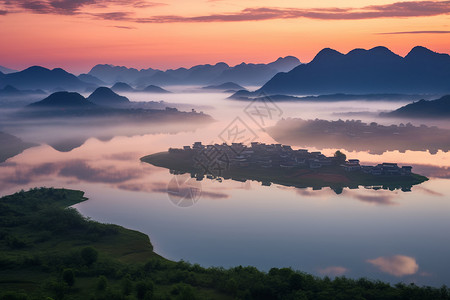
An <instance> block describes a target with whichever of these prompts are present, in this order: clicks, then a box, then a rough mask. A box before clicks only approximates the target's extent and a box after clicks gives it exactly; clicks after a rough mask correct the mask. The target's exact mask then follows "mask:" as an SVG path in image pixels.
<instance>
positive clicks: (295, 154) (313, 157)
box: [141, 142, 428, 194]
mask: <svg viewBox="0 0 450 300" xmlns="http://www.w3.org/2000/svg"><path fill="white" fill-rule="evenodd" d="M141 161H143V162H146V163H150V164H152V165H154V166H158V167H164V168H167V169H169V170H170V172H171V173H173V174H184V173H190V174H191V176H192V177H193V178H196V179H197V180H203V179H204V177H205V176H206V178H208V179H211V180H218V181H222V180H224V179H225V180H226V179H232V180H236V181H242V182H245V181H246V180H255V181H259V182H261V183H262V184H263V185H271V184H272V183H274V184H280V185H284V186H294V187H297V188H307V187H312V188H313V189H322V188H325V187H329V188H331V189H333V190H334V191H335V192H336V193H338V194H339V193H342V190H343V188H358V187H360V186H363V187H365V188H369V189H389V190H396V189H400V190H402V191H410V190H411V188H412V186H413V185H417V184H420V183H422V182H424V181H427V180H428V178H426V177H424V176H421V175H418V174H414V173H413V172H412V167H411V166H401V167H400V166H398V165H397V164H396V163H382V164H378V165H376V166H367V165H361V164H360V161H359V160H357V159H349V160H347V157H346V155H345V154H344V153H342V152H340V151H337V152H336V153H335V154H334V156H333V157H327V156H325V155H323V154H322V153H321V152H309V151H308V150H306V149H297V150H294V149H292V147H291V146H288V145H282V144H270V145H269V144H264V143H258V142H252V143H251V146H246V145H243V144H242V143H233V144H231V145H228V144H226V143H224V144H214V145H203V144H202V143H201V142H195V143H194V144H193V146H192V147H191V146H184V147H183V149H177V148H170V149H169V151H167V152H161V153H156V154H152V155H148V156H145V157H142V158H141Z"/></svg>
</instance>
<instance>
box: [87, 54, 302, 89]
mask: <svg viewBox="0 0 450 300" xmlns="http://www.w3.org/2000/svg"><path fill="white" fill-rule="evenodd" d="M299 64H300V61H299V60H298V59H297V58H296V57H293V56H286V57H284V58H282V57H280V58H278V59H277V60H276V61H274V62H271V63H268V64H247V63H242V64H239V65H237V66H234V67H231V66H229V65H228V64H226V63H223V62H220V63H217V64H215V65H210V64H205V65H197V66H194V67H192V68H189V69H187V68H178V69H169V70H167V71H161V70H157V69H152V68H149V69H142V70H137V69H134V68H126V67H119V66H113V65H96V66H95V67H93V68H92V70H91V71H89V73H88V74H89V75H91V76H94V77H96V78H98V79H100V80H102V81H104V82H106V83H109V84H114V83H116V82H125V83H128V84H131V85H135V86H137V87H139V88H143V87H145V86H147V85H149V84H153V85H208V84H221V83H224V82H228V81H233V82H236V83H238V84H241V85H262V84H264V83H265V82H267V80H269V79H270V78H272V77H273V76H274V75H275V74H277V73H278V72H287V71H289V70H291V69H292V68H294V67H296V66H298V65H299Z"/></svg>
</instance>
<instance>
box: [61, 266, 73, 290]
mask: <svg viewBox="0 0 450 300" xmlns="http://www.w3.org/2000/svg"><path fill="white" fill-rule="evenodd" d="M62 278H63V280H64V282H65V283H67V285H68V286H73V285H74V284H75V274H74V273H73V270H72V269H65V270H64V271H63V273H62Z"/></svg>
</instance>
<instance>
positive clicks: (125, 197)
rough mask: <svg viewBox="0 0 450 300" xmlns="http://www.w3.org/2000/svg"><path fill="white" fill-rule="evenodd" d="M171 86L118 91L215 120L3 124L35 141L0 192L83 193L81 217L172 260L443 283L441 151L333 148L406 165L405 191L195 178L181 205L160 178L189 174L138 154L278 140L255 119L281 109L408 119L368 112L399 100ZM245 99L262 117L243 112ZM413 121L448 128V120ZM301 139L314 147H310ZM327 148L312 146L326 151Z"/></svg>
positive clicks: (446, 269) (7, 171) (445, 183)
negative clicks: (311, 98)
mask: <svg viewBox="0 0 450 300" xmlns="http://www.w3.org/2000/svg"><path fill="white" fill-rule="evenodd" d="M175 90H176V91H177V93H174V94H167V95H151V94H125V96H127V97H129V98H130V99H131V100H135V101H150V100H154V101H159V100H164V101H167V102H176V103H185V104H191V105H194V106H195V107H196V109H197V110H202V111H204V112H205V113H208V114H210V115H211V116H212V117H213V118H214V119H215V120H216V122H214V123H211V124H209V125H202V126H200V127H198V128H194V127H195V126H194V127H191V126H183V125H176V126H165V125H161V126H158V125H148V126H141V127H136V126H135V127H133V126H129V125H127V124H117V125H115V126H114V127H111V128H108V129H107V130H105V129H103V130H102V131H99V132H96V131H95V130H94V131H92V129H86V128H84V127H83V126H82V125H83V124H79V126H75V127H72V128H66V127H64V126H62V127H61V126H58V125H55V124H45V125H44V124H42V126H12V127H9V128H6V129H5V131H6V132H8V133H11V134H14V135H16V136H19V137H20V138H22V139H24V140H26V141H30V142H38V143H41V145H40V146H38V147H33V148H30V149H28V150H26V151H24V152H23V153H22V154H20V155H18V156H16V157H13V158H10V159H9V160H7V161H6V162H4V163H1V164H0V194H1V195H6V194H10V193H14V192H16V191H18V190H20V189H22V188H23V189H27V188H31V187H36V186H47V187H50V186H53V187H65V188H71V189H80V190H83V191H85V192H86V197H88V198H89V199H90V200H89V201H86V202H84V203H81V204H78V205H76V206H75V207H76V208H77V209H78V210H79V211H80V212H81V213H82V214H83V215H85V216H88V217H91V218H92V219H95V220H98V221H101V222H107V223H115V224H119V225H122V226H125V227H127V228H132V229H136V230H139V231H142V232H144V233H146V234H148V235H149V237H150V239H151V242H152V244H153V245H154V248H155V251H156V252H157V253H159V254H160V255H162V256H164V257H166V258H168V259H172V260H185V261H189V262H191V263H199V264H200V265H202V266H223V267H231V266H237V265H252V266H256V267H258V268H260V269H262V270H266V271H268V270H269V269H270V268H271V267H292V268H293V269H298V270H302V271H305V272H308V273H312V274H315V275H319V276H330V277H333V276H342V275H345V276H348V277H352V278H356V277H367V278H371V279H381V280H385V281H389V282H392V283H396V282H400V281H403V282H407V283H409V282H414V283H417V284H420V285H433V286H440V285H442V284H447V285H450V259H449V254H448V253H450V239H449V238H448V232H449V230H450V218H449V215H450V169H449V167H450V154H449V153H448V152H447V153H445V152H442V151H438V152H437V153H435V154H430V153H429V152H428V151H426V150H424V151H406V152H404V153H401V152H399V151H387V152H384V153H383V154H371V153H369V151H359V152H349V151H346V149H342V150H343V151H344V152H345V153H346V154H347V157H348V158H355V159H359V160H361V162H363V163H368V164H377V163H382V162H397V163H399V164H400V165H402V164H405V165H406V164H407V165H412V166H413V167H414V169H413V171H414V172H416V173H419V174H421V175H425V176H428V177H429V178H430V180H429V181H427V182H425V183H422V184H420V185H417V186H414V187H413V188H412V191H411V192H402V191H399V190H395V191H389V190H382V189H381V190H373V189H365V188H363V187H361V188H359V189H344V191H343V193H342V194H339V195H338V194H336V193H335V192H334V191H333V190H331V189H322V190H313V189H311V188H306V189H296V188H292V187H284V186H279V185H271V186H263V185H262V184H261V183H259V182H253V181H246V182H237V181H229V180H224V181H223V182H219V181H217V180H209V179H205V180H203V181H200V182H191V181H189V182H187V184H188V186H189V184H191V183H192V184H193V185H194V186H195V188H196V191H197V192H198V193H197V194H196V195H195V201H193V202H192V205H190V206H188V207H180V206H179V205H176V202H175V201H173V200H174V199H173V195H171V193H170V186H169V184H173V183H174V180H175V182H178V183H183V182H184V181H186V180H187V179H188V178H185V177H183V176H179V175H172V174H170V173H169V170H167V169H164V168H158V167H154V166H152V165H149V164H145V163H142V162H140V160H139V158H140V157H142V156H145V155H148V154H152V153H156V152H161V151H167V149H168V148H169V147H182V146H184V145H191V144H192V143H194V142H196V141H201V142H203V143H204V144H210V143H212V142H217V143H221V142H223V141H227V142H232V141H236V142H239V141H250V140H252V139H253V140H257V141H260V142H265V143H276V141H275V140H274V139H273V138H272V137H271V136H270V135H269V134H268V133H267V132H266V131H265V130H264V127H266V126H270V125H273V124H274V123H275V122H276V121H277V120H279V119H281V118H288V117H301V118H305V119H315V118H319V119H328V120H337V119H339V118H341V119H344V120H345V119H361V120H363V121H364V122H372V121H376V122H378V123H380V124H386V125H388V124H399V123H400V122H404V123H407V122H408V121H406V120H392V119H380V118H378V117H377V113H378V112H380V111H385V110H391V109H396V108H398V107H400V106H402V105H404V103H402V102H389V101H377V102H374V101H349V102H320V103H311V102H309V103H290V102H280V103H276V104H274V103H268V105H269V106H267V105H266V106H265V107H264V106H263V105H262V104H261V103H260V104H257V105H256V107H255V106H252V104H251V103H248V102H240V101H232V100H226V99H225V98H226V96H228V94H222V93H197V92H193V91H192V88H186V87H177V88H176V89H175ZM253 105H254V104H253ZM255 108H256V109H260V112H263V113H264V114H261V115H254V114H251V113H249V112H251V111H254V109H255ZM348 112H352V114H353V115H351V116H349V115H348V114H347V113H348ZM411 123H413V124H414V125H420V124H422V123H424V124H426V125H438V126H440V127H443V128H449V127H450V124H448V122H447V123H445V122H437V121H427V122H424V121H416V122H411ZM2 130H3V129H2ZM81 133H82V137H80V138H78V137H77V141H76V142H75V143H72V144H70V143H69V144H70V145H72V146H71V147H70V146H69V147H68V148H67V147H66V148H65V147H62V148H60V147H56V146H55V144H57V145H60V144H61V143H59V141H60V140H61V141H64V142H67V141H69V140H70V139H71V137H72V135H78V134H81ZM233 133H234V134H233ZM236 133H237V134H236ZM418 138H420V137H418ZM239 139H241V140H239ZM449 143H450V142H449ZM48 144H51V145H53V146H54V147H51V146H49V145H48ZM55 148H57V149H59V150H61V151H57V150H55ZM71 148H73V149H71ZM303 148H304V147H303ZM306 148H307V149H308V150H310V151H315V150H318V149H316V148H314V145H310V146H308V147H306ZM336 150H338V149H320V151H322V153H324V154H326V155H332V154H333V153H334V152H335V151H336ZM168 187H169V188H168ZM168 191H169V193H168Z"/></svg>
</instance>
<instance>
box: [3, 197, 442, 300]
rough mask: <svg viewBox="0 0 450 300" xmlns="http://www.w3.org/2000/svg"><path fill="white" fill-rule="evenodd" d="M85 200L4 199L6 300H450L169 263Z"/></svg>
mask: <svg viewBox="0 0 450 300" xmlns="http://www.w3.org/2000/svg"><path fill="white" fill-rule="evenodd" d="M83 196H84V193H83V192H81V191H73V190H66V189H53V188H49V189H48V188H40V189H32V190H30V191H27V192H25V191H21V192H18V193H16V194H14V195H10V196H6V197H3V198H1V199H0V300H14V299H47V300H49V299H54V300H56V299H111V300H114V299H346V300H347V299H361V300H362V299H383V300H385V299H399V300H400V299H433V300H439V299H450V289H448V288H447V287H445V286H443V287H441V288H432V287H419V286H416V285H414V284H411V285H405V284H402V283H399V284H396V285H391V284H388V283H384V282H380V281H371V280H368V279H365V278H361V279H349V278H345V277H336V278H334V279H330V278H328V277H325V278H319V277H316V276H313V275H310V274H306V273H303V272H300V271H294V270H292V269H289V268H282V269H278V268H273V269H271V270H270V271H269V272H262V271H259V270H258V269H256V268H254V267H242V266H239V267H235V268H231V269H223V268H220V267H213V268H203V267H201V266H199V265H197V264H190V263H187V262H184V261H180V262H173V261H169V260H166V259H164V258H162V257H160V256H159V255H157V254H156V253H154V252H153V248H152V245H151V243H150V241H149V238H148V237H147V236H146V235H144V234H142V233H139V232H136V231H132V230H128V229H125V228H123V227H120V226H117V225H112V224H101V223H98V222H95V221H93V220H90V219H88V218H85V217H83V216H82V215H81V214H80V213H79V212H78V211H77V210H76V209H74V208H70V207H69V206H71V205H74V204H76V203H80V202H82V201H86V200H87V199H86V198H84V197H83ZM68 207H69V208H68Z"/></svg>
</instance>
